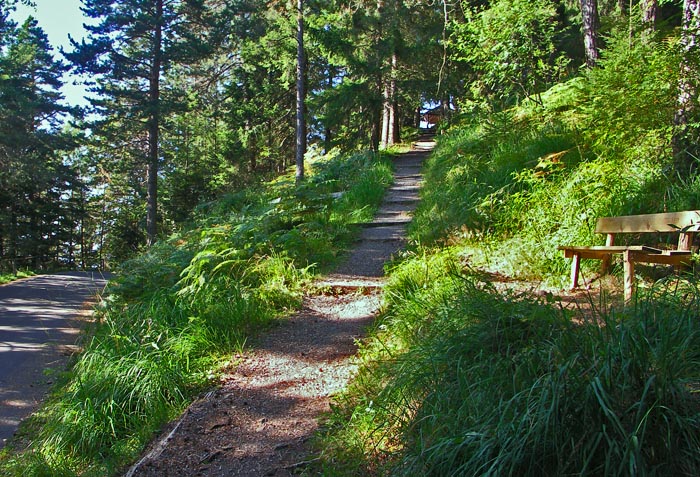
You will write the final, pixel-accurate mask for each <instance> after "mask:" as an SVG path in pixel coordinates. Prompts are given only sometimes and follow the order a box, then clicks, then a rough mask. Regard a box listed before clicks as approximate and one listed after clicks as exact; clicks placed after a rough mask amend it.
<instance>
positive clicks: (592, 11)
mask: <svg viewBox="0 0 700 477" xmlns="http://www.w3.org/2000/svg"><path fill="white" fill-rule="evenodd" d="M581 16H582V20H583V46H584V49H585V51H586V65H587V66H589V67H591V68H592V67H594V66H595V65H596V63H598V60H599V59H600V50H599V46H598V29H599V24H600V21H599V18H598V1H597V0H581Z"/></svg>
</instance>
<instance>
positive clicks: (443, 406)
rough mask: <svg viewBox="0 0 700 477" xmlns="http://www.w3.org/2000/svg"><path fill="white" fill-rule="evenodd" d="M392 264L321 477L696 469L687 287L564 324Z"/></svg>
mask: <svg viewBox="0 0 700 477" xmlns="http://www.w3.org/2000/svg"><path fill="white" fill-rule="evenodd" d="M422 260H423V259H420V261H422ZM405 267H406V269H405V270H400V272H399V273H401V274H402V275H403V277H402V278H401V279H400V280H398V281H397V282H394V284H393V286H392V288H391V290H392V293H391V295H390V297H391V298H390V303H389V311H388V312H387V314H386V316H385V317H384V319H383V321H382V322H381V324H380V325H379V326H378V328H377V330H376V335H375V336H374V337H373V339H372V341H371V343H370V344H368V345H367V346H366V347H365V350H364V354H363V367H362V370H361V372H360V374H359V376H358V378H357V380H356V381H355V383H354V385H353V387H352V388H351V390H349V391H348V393H346V394H345V395H344V396H342V397H341V398H339V400H338V407H337V409H336V411H335V413H334V415H333V416H331V418H330V420H329V423H328V428H327V435H326V436H325V440H324V444H323V446H322V453H321V456H322V457H323V458H324V459H325V460H323V459H322V464H320V465H319V467H318V468H317V469H316V470H318V471H319V473H322V474H323V475H356V473H357V472H359V473H364V474H366V475H386V474H388V475H407V476H418V475H420V476H424V475H433V476H464V475H474V476H477V475H478V476H480V475H518V476H520V475H533V476H534V475H537V476H540V475H561V476H563V475H606V476H608V475H621V476H632V475H637V476H638V475H697V473H698V472H699V471H700V400H699V399H698V390H699V388H698V382H700V380H699V379H700V367H699V366H698V364H700V322H699V321H698V320H697V317H698V316H699V315H700V299H699V298H700V293H698V292H700V289H698V288H697V286H696V285H694V284H691V283H687V284H686V285H685V286H684V287H677V286H676V285H675V284H674V285H671V284H663V283H660V284H659V285H658V287H657V288H656V289H654V290H652V291H650V293H649V294H648V295H646V296H643V297H642V296H640V298H639V301H638V302H637V303H636V304H635V305H634V306H633V307H630V308H625V309H617V310H615V309H614V308H611V307H608V306H607V305H605V304H604V303H602V304H601V303H595V304H594V305H596V306H594V307H593V311H592V312H591V313H590V314H574V315H573V316H572V315H571V312H566V311H565V310H563V309H562V308H560V307H559V306H558V304H557V303H556V302H554V301H553V300H552V299H551V298H548V297H547V296H544V297H535V296H531V295H529V294H528V293H513V292H510V293H509V292H505V293H504V292H499V291H497V290H496V289H495V288H493V286H492V285H490V284H489V282H488V281H484V278H486V277H485V276H482V275H480V274H479V273H478V272H475V271H458V270H456V269H455V268H454V267H452V268H450V267H446V268H443V272H442V273H439V275H442V278H440V279H437V280H436V279H435V278H434V277H433V278H431V279H429V280H425V275H424V273H423V272H422V271H421V270H420V268H421V266H420V265H416V263H410V264H407V265H406V266H405ZM401 268H402V269H403V268H404V267H401ZM416 285H417V286H416ZM394 287H398V289H395V288H394ZM409 297H410V299H408V298H409ZM572 318H575V319H572Z"/></svg>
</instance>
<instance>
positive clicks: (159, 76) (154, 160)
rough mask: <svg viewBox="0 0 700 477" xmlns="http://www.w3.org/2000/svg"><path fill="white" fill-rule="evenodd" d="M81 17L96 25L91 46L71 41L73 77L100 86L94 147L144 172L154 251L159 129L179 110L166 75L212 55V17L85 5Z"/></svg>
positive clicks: (177, 9) (133, 4)
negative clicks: (96, 144) (97, 143)
mask: <svg viewBox="0 0 700 477" xmlns="http://www.w3.org/2000/svg"><path fill="white" fill-rule="evenodd" d="M82 11H83V13H84V14H85V15H86V16H87V17H89V18H93V19H96V20H98V23H97V24H96V25H92V26H91V25H88V26H86V28H87V30H88V32H89V36H88V39H87V41H85V40H83V41H82V42H81V43H78V42H75V41H72V45H73V47H74V49H73V51H72V52H69V53H66V56H67V58H68V59H69V60H70V61H71V62H72V63H73V65H74V69H75V71H76V72H78V73H81V74H85V75H90V77H92V78H96V81H94V82H93V83H92V86H91V88H90V90H91V91H92V92H93V93H96V94H97V98H96V99H93V100H92V105H93V112H94V113H95V114H97V115H99V119H98V120H96V121H94V122H93V123H92V124H91V128H92V129H93V133H94V137H95V138H96V140H98V141H101V142H102V143H103V144H104V145H108V147H109V148H110V149H111V150H112V151H117V150H119V151H122V157H117V160H125V161H131V162H132V164H133V167H134V168H143V167H144V166H145V175H146V184H145V189H146V235H147V241H148V243H149V244H152V243H153V242H154V241H155V240H156V237H157V222H158V176H159V169H160V167H161V164H162V162H163V161H164V157H163V154H162V151H161V139H160V134H161V128H162V125H163V121H164V120H165V118H167V116H168V115H169V114H170V113H171V112H172V111H174V110H176V109H177V108H178V107H179V106H180V105H178V98H177V97H176V96H177V95H175V94H170V93H172V91H169V90H167V89H164V84H163V78H164V73H165V71H167V70H168V68H169V67H171V66H172V65H175V64H187V63H191V62H195V61H197V60H199V59H201V58H202V57H204V56H205V55H206V54H207V52H208V46H209V43H208V42H207V34H208V32H209V31H210V30H209V29H210V27H212V22H211V16H209V12H208V9H207V8H206V7H205V4H204V1H203V0H83V7H82ZM115 118H119V120H118V121H114V119H115ZM115 126H116V127H115Z"/></svg>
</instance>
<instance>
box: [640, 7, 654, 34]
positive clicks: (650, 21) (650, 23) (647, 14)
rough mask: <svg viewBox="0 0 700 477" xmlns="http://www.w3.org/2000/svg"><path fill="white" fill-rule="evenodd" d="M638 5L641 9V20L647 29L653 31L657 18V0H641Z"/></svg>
mask: <svg viewBox="0 0 700 477" xmlns="http://www.w3.org/2000/svg"><path fill="white" fill-rule="evenodd" d="M639 6H640V8H641V10H642V22H643V23H644V25H645V26H646V27H647V28H648V29H649V30H651V31H654V30H655V29H656V23H657V21H658V19H659V2H658V0H641V2H640V4H639Z"/></svg>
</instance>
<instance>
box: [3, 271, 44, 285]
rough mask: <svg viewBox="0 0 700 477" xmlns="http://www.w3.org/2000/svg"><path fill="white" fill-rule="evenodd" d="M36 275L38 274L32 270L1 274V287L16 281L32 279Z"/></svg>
mask: <svg viewBox="0 0 700 477" xmlns="http://www.w3.org/2000/svg"><path fill="white" fill-rule="evenodd" d="M34 275H36V274H35V273H34V272H32V271H30V270H18V271H17V273H2V274H0V285H4V284H5V283H10V282H14V281H15V280H19V279H21V278H27V277H32V276H34Z"/></svg>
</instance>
